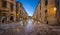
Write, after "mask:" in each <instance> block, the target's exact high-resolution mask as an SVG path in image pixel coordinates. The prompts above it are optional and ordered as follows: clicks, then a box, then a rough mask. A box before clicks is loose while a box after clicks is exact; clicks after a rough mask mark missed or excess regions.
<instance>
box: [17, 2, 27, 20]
mask: <svg viewBox="0 0 60 35" xmlns="http://www.w3.org/2000/svg"><path fill="white" fill-rule="evenodd" d="M16 18H17V19H16V20H23V19H27V18H28V14H27V12H26V11H25V9H24V7H23V5H22V3H20V2H16Z"/></svg>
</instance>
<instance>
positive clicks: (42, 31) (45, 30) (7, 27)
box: [0, 19, 60, 35]
mask: <svg viewBox="0 0 60 35" xmlns="http://www.w3.org/2000/svg"><path fill="white" fill-rule="evenodd" d="M22 22H23V21H22ZM20 23H21V22H17V23H12V24H2V25H0V35H59V34H60V26H49V25H46V24H42V23H39V24H40V25H36V26H34V24H33V20H32V19H29V20H27V25H26V26H22V25H21V24H20ZM35 23H38V22H35Z"/></svg>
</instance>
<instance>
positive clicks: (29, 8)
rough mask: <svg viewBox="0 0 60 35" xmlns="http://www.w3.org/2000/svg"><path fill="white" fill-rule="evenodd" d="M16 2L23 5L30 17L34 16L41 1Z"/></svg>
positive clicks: (26, 0) (25, 0) (22, 0)
mask: <svg viewBox="0 0 60 35" xmlns="http://www.w3.org/2000/svg"><path fill="white" fill-rule="evenodd" d="M16 1H20V2H21V3H22V4H23V6H24V8H25V10H26V12H27V13H28V15H29V16H32V15H33V14H34V11H35V9H36V7H37V5H38V3H39V0H16Z"/></svg>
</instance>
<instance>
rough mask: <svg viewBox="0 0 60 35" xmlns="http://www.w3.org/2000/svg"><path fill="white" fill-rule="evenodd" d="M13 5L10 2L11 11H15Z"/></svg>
mask: <svg viewBox="0 0 60 35" xmlns="http://www.w3.org/2000/svg"><path fill="white" fill-rule="evenodd" d="M13 6H14V5H13V4H12V3H11V4H10V8H11V11H13V8H14V7H13Z"/></svg>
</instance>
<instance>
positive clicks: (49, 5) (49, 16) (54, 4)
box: [33, 0, 60, 25]
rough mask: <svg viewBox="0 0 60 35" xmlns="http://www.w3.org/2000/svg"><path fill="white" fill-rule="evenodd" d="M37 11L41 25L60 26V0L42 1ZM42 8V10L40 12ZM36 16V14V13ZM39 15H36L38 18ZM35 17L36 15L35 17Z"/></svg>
mask: <svg viewBox="0 0 60 35" xmlns="http://www.w3.org/2000/svg"><path fill="white" fill-rule="evenodd" d="M38 6H39V7H37V9H36V10H38V13H39V15H38V17H39V18H38V19H40V20H39V21H40V22H41V23H45V24H49V25H59V24H60V16H59V15H60V12H59V11H60V9H59V8H60V0H40V3H39V5H38ZM39 8H40V10H39ZM34 14H35V13H34ZM36 15H37V14H35V16H36ZM33 16H34V15H33Z"/></svg>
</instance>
